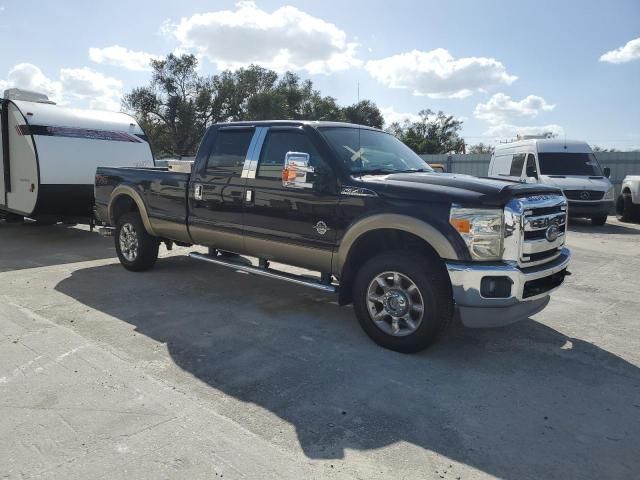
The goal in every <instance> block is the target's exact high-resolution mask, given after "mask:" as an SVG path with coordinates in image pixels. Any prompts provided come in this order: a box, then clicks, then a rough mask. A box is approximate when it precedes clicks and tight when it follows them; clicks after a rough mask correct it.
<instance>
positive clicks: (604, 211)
mask: <svg viewBox="0 0 640 480" xmlns="http://www.w3.org/2000/svg"><path fill="white" fill-rule="evenodd" d="M614 206H615V202H614V201H613V200H605V201H597V202H575V201H571V200H569V216H570V217H599V216H603V215H609V214H610V213H611V212H613V210H614Z"/></svg>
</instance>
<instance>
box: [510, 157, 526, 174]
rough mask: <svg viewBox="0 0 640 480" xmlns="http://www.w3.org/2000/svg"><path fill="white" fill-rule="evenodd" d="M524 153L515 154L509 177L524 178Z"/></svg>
mask: <svg viewBox="0 0 640 480" xmlns="http://www.w3.org/2000/svg"><path fill="white" fill-rule="evenodd" d="M525 156H526V155H525V154H524V153H514V154H513V158H512V159H511V170H510V171H509V175H511V176H512V177H521V176H522V167H524V159H525Z"/></svg>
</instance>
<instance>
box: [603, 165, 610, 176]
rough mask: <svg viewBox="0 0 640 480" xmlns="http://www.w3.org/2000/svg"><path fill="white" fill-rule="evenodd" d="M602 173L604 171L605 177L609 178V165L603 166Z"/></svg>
mask: <svg viewBox="0 0 640 480" xmlns="http://www.w3.org/2000/svg"><path fill="white" fill-rule="evenodd" d="M602 173H604V176H605V177H607V178H609V177H610V176H611V169H610V168H609V167H604V170H603V172H602Z"/></svg>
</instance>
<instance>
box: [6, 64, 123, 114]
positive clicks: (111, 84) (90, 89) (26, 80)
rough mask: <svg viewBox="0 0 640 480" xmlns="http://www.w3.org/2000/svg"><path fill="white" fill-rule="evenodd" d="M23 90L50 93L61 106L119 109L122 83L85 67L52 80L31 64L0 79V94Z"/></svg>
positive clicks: (50, 97)
mask: <svg viewBox="0 0 640 480" xmlns="http://www.w3.org/2000/svg"><path fill="white" fill-rule="evenodd" d="M12 87H17V88H22V89H25V90H33V91H36V92H42V93H45V94H47V96H48V97H49V99H50V100H53V101H54V102H57V103H60V104H63V105H64V104H71V105H74V106H88V107H89V108H96V109H105V110H119V109H120V98H121V97H122V87H123V85H122V82H121V81H120V80H118V79H116V78H112V77H107V76H105V75H103V74H102V73H100V72H96V71H94V70H91V69H90V68H88V67H84V68H63V69H61V70H60V74H59V78H58V79H57V80H52V79H51V78H49V77H47V76H46V75H45V74H44V73H43V72H42V70H40V68H38V67H37V66H36V65H33V64H31V63H20V64H18V65H16V66H15V67H13V68H12V69H11V70H10V71H9V74H8V75H7V78H6V80H0V91H4V89H6V88H12Z"/></svg>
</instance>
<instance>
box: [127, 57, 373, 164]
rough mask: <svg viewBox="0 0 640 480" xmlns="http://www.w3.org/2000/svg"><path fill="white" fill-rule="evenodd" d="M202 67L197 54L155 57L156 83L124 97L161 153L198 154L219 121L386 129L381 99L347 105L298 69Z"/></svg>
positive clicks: (137, 89)
mask: <svg viewBox="0 0 640 480" xmlns="http://www.w3.org/2000/svg"><path fill="white" fill-rule="evenodd" d="M197 66H198V60H197V58H196V57H195V56H194V55H181V56H176V55H174V54H169V55H167V57H166V58H164V59H162V60H152V61H151V67H152V69H153V73H152V76H151V82H150V84H149V85H148V86H146V87H138V88H134V89H133V90H132V91H131V92H130V93H128V94H127V95H125V97H124V100H123V106H124V108H125V109H126V110H128V111H130V112H132V113H133V114H134V115H135V116H136V118H137V119H138V121H139V122H140V125H141V126H142V128H143V129H144V130H145V132H146V133H147V135H148V136H149V139H150V142H151V144H152V146H153V148H154V151H155V154H156V156H158V157H163V156H173V155H193V154H194V153H195V151H196V150H197V148H198V144H199V142H200V139H201V138H202V136H203V134H204V132H205V130H206V128H207V127H208V126H209V125H211V124H213V123H217V122H226V121H239V120H274V119H281V120H329V121H349V122H352V123H359V124H362V125H369V126H373V127H377V128H382V124H383V118H382V114H381V113H380V110H379V109H378V107H377V106H376V105H375V103H373V102H371V101H369V100H363V101H361V102H359V103H357V104H354V105H351V106H348V107H345V108H342V107H340V106H339V105H338V103H337V101H336V99H335V98H333V97H329V96H326V97H325V96H322V95H321V94H320V92H319V91H318V90H315V89H314V88H313V83H312V82H311V81H310V80H302V79H301V78H300V77H299V76H298V75H296V74H295V73H291V72H286V73H284V74H283V75H282V76H280V77H279V76H278V74H277V73H276V72H274V71H272V70H268V69H265V68H263V67H259V66H256V65H251V66H249V67H247V68H240V69H238V70H236V71H233V72H232V71H228V70H227V71H224V72H221V73H220V74H218V75H213V76H208V77H204V76H201V75H200V74H199V73H198V70H197Z"/></svg>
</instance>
